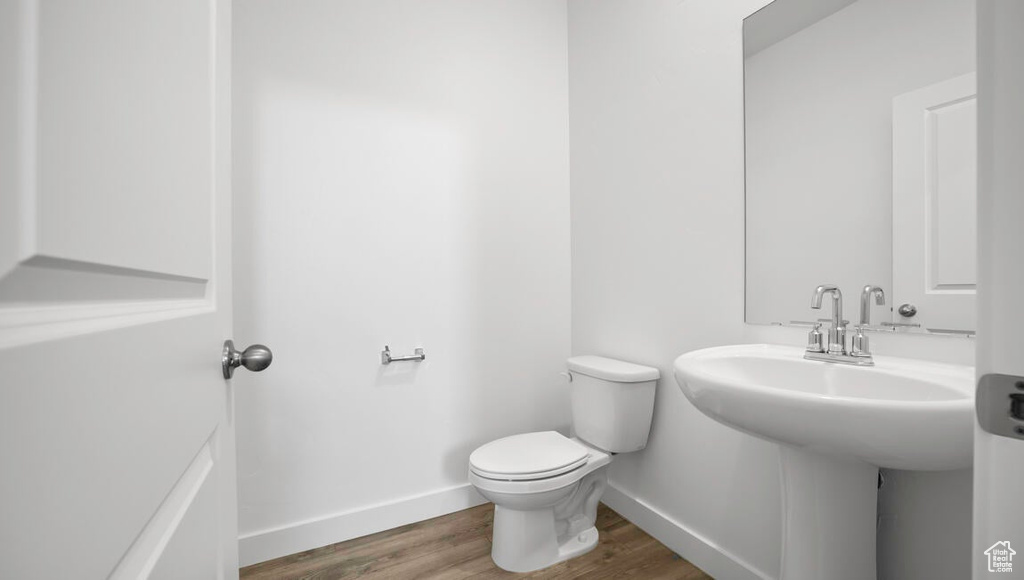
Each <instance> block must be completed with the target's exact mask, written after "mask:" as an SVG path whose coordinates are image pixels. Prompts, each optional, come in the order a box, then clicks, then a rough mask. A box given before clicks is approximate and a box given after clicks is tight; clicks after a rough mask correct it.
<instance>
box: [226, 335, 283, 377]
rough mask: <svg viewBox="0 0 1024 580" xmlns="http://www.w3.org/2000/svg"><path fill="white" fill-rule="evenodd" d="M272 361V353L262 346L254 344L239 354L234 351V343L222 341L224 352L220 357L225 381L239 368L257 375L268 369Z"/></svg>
mask: <svg viewBox="0 0 1024 580" xmlns="http://www.w3.org/2000/svg"><path fill="white" fill-rule="evenodd" d="M273 361H274V353H272V352H270V349H269V348H267V347H265V346H263V345H262V344H254V345H252V346H250V347H248V348H246V349H245V350H243V351H242V352H239V351H237V350H235V343H234V342H232V341H230V340H225V341H224V351H223V353H222V354H221V357H220V365H221V368H223V369H224V378H225V379H230V378H231V375H233V374H235V369H236V368H238V367H240V366H241V367H245V368H247V369H249V370H250V371H252V372H254V373H258V372H260V371H262V370H263V369H265V368H267V367H269V366H270V363H271V362H273Z"/></svg>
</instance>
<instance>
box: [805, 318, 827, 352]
mask: <svg viewBox="0 0 1024 580" xmlns="http://www.w3.org/2000/svg"><path fill="white" fill-rule="evenodd" d="M807 352H825V335H824V334H822V332H821V323H820V322H816V323H814V328H812V329H811V331H810V332H808V333H807Z"/></svg>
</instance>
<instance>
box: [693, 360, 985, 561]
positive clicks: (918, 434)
mask: <svg viewBox="0 0 1024 580" xmlns="http://www.w3.org/2000/svg"><path fill="white" fill-rule="evenodd" d="M675 376H676V381H677V382H678V383H679V386H680V388H681V389H682V391H683V393H684V394H685V395H686V397H687V398H688V399H689V400H690V401H691V402H692V403H693V404H694V405H695V406H696V407H697V408H698V409H700V410H701V411H702V412H703V413H704V414H705V415H707V416H709V417H711V418H713V419H715V420H717V421H719V422H721V423H723V424H725V425H728V426H730V427H733V428H735V429H738V430H740V431H743V432H745V433H748V434H751V435H754V436H756V437H760V438H762V439H767V440H769V441H773V442H775V443H779V444H780V448H779V449H780V453H779V458H780V465H781V470H782V487H783V490H782V491H783V493H782V495H783V497H782V502H783V511H784V522H783V549H782V551H783V555H782V570H781V578H782V580H821V579H823V578H828V579H829V580H847V579H848V580H869V579H872V578H875V577H876V576H875V517H876V516H875V514H876V506H877V486H876V482H877V477H878V467H887V468H893V469H908V470H924V471H930V470H946V469H963V468H967V467H970V465H971V461H972V454H973V433H974V370H973V369H972V368H970V367H964V366H954V365H945V364H938V363H929V362H924V361H915V360H909V359H900V358H892V357H878V356H876V357H875V366H873V367H858V366H849V365H840V364H835V363H826V362H818V361H809V360H805V359H804V358H803V349H802V348H798V347H787V346H775V345H740V346H725V347H717V348H709V349H704V350H698V351H694V352H690V353H687V354H684V355H683V356H681V357H679V358H678V359H676V362H675Z"/></svg>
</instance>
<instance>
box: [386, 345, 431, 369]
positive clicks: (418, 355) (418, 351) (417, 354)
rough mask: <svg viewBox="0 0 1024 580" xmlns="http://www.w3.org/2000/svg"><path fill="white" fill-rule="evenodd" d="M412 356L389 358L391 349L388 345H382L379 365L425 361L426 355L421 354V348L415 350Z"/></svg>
mask: <svg viewBox="0 0 1024 580" xmlns="http://www.w3.org/2000/svg"><path fill="white" fill-rule="evenodd" d="M413 353H414V354H410V355H406V356H391V348H390V347H389V346H388V345H386V344H385V345H384V350H382V351H380V364H382V365H389V364H391V363H393V362H402V361H407V360H413V361H417V362H419V361H422V360H427V353H425V352H423V349H422V348H417V349H416V350H414V351H413Z"/></svg>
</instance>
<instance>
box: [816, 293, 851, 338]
mask: <svg viewBox="0 0 1024 580" xmlns="http://www.w3.org/2000/svg"><path fill="white" fill-rule="evenodd" d="M826 294H831V295H832V328H830V329H829V330H828V351H827V352H828V353H829V354H846V324H847V323H846V321H845V320H843V293H842V292H841V291H840V290H839V287H838V286H836V285H835V284H823V285H821V286H818V287H817V288H816V289H815V290H814V297H813V298H812V299H811V308H813V309H815V310H820V309H821V299H822V298H824V297H825V295H826Z"/></svg>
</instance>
